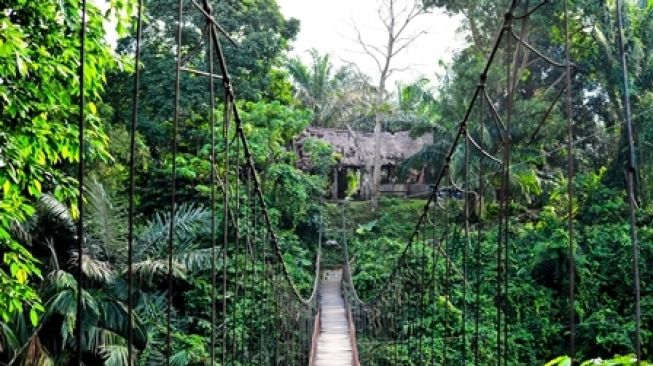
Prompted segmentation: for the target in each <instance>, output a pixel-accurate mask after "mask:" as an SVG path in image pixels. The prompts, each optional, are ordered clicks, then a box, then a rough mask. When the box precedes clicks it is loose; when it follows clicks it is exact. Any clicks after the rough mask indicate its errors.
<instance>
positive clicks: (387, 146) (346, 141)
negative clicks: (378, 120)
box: [297, 127, 433, 167]
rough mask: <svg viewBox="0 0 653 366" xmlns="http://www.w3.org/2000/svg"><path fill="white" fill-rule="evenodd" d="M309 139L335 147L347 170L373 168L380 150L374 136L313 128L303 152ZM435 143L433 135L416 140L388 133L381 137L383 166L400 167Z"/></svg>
mask: <svg viewBox="0 0 653 366" xmlns="http://www.w3.org/2000/svg"><path fill="white" fill-rule="evenodd" d="M309 137H312V138H315V139H318V140H322V141H324V142H326V143H328V144H329V145H331V146H332V147H333V149H334V150H335V152H336V153H337V154H339V155H340V156H341V163H342V165H344V166H348V167H365V166H372V165H373V162H374V148H375V146H376V143H375V139H374V133H368V132H357V131H353V130H351V129H347V130H338V129H333V128H316V127H310V128H308V129H306V131H305V132H304V133H303V134H302V135H301V137H300V138H299V140H298V141H297V142H298V145H299V147H300V149H301V145H303V141H304V140H306V139H307V138H309ZM431 143H433V136H432V135H431V134H426V135H423V136H421V137H419V138H417V139H413V138H412V137H410V134H409V133H408V132H407V131H405V132H397V133H388V132H384V133H382V134H381V165H398V164H399V163H401V162H402V161H404V160H406V159H408V158H409V157H411V156H413V155H415V154H416V153H417V152H419V151H420V150H421V149H422V147H424V146H425V145H428V144H431Z"/></svg>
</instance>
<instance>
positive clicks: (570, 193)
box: [564, 0, 576, 364]
mask: <svg viewBox="0 0 653 366" xmlns="http://www.w3.org/2000/svg"><path fill="white" fill-rule="evenodd" d="M564 22H565V66H566V75H565V84H566V90H567V93H566V98H565V99H566V106H565V113H566V117H567V139H568V142H567V200H568V202H567V246H568V256H569V268H568V271H569V357H571V362H572V364H573V363H574V360H575V359H576V309H575V303H576V290H575V287H576V259H575V256H576V251H575V250H574V218H573V214H574V145H573V141H574V120H573V118H574V117H573V114H572V113H573V109H572V108H573V104H572V103H573V101H572V97H573V96H572V89H571V87H572V85H571V34H570V28H569V0H565V1H564Z"/></svg>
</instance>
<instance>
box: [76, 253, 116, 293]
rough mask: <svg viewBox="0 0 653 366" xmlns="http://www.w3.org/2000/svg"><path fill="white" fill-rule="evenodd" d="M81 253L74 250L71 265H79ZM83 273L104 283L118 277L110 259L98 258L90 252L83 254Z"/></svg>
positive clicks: (109, 282)
mask: <svg viewBox="0 0 653 366" xmlns="http://www.w3.org/2000/svg"><path fill="white" fill-rule="evenodd" d="M78 258H79V254H78V253H77V252H73V253H72V256H71V258H70V261H69V265H71V266H74V267H77V265H78ZM82 273H83V274H84V276H86V277H88V278H89V279H91V280H93V281H96V282H97V283H100V284H103V285H109V284H111V283H112V282H113V281H114V280H115V277H116V271H115V269H114V268H113V265H112V264H111V263H110V262H108V261H103V260H99V259H96V258H94V257H92V256H90V255H88V254H83V255H82Z"/></svg>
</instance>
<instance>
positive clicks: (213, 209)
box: [207, 7, 228, 365]
mask: <svg viewBox="0 0 653 366" xmlns="http://www.w3.org/2000/svg"><path fill="white" fill-rule="evenodd" d="M208 12H209V15H212V13H213V9H212V8H210V7H209V9H208ZM207 27H209V32H208V38H209V41H208V42H207V43H208V44H207V62H208V71H209V126H210V128H211V153H210V154H211V156H210V158H209V159H210V162H211V364H212V365H213V364H215V357H216V354H215V346H216V332H217V329H216V317H217V299H216V295H217V293H216V288H217V278H216V276H217V273H216V272H217V271H216V264H217V261H218V258H217V251H216V245H217V238H216V214H217V212H216V211H217V210H216V180H217V179H216V175H217V174H216V173H217V170H216V159H215V158H216V151H215V144H216V135H215V128H216V125H215V83H214V61H213V32H211V31H210V27H211V24H210V22H209V21H208V20H207ZM225 176H226V174H225ZM225 189H226V186H225ZM227 219H228V217H226V216H225V217H223V220H225V221H227Z"/></svg>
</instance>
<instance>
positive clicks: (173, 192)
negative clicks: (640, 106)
mask: <svg viewBox="0 0 653 366" xmlns="http://www.w3.org/2000/svg"><path fill="white" fill-rule="evenodd" d="M177 6H178V9H177V11H178V14H177V22H178V24H177V40H176V43H177V60H176V61H177V67H176V75H175V97H174V104H175V105H174V116H173V128H172V134H173V136H172V181H171V189H170V228H169V232H168V297H167V300H168V308H167V312H166V351H165V356H166V365H168V366H170V358H171V357H172V344H171V343H172V340H171V336H172V274H173V270H172V268H173V263H172V254H173V248H174V244H175V225H176V220H175V215H176V211H177V147H178V146H177V145H178V138H179V117H180V109H181V106H180V99H181V62H182V30H183V23H184V4H183V0H179V1H178V2H177Z"/></svg>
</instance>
